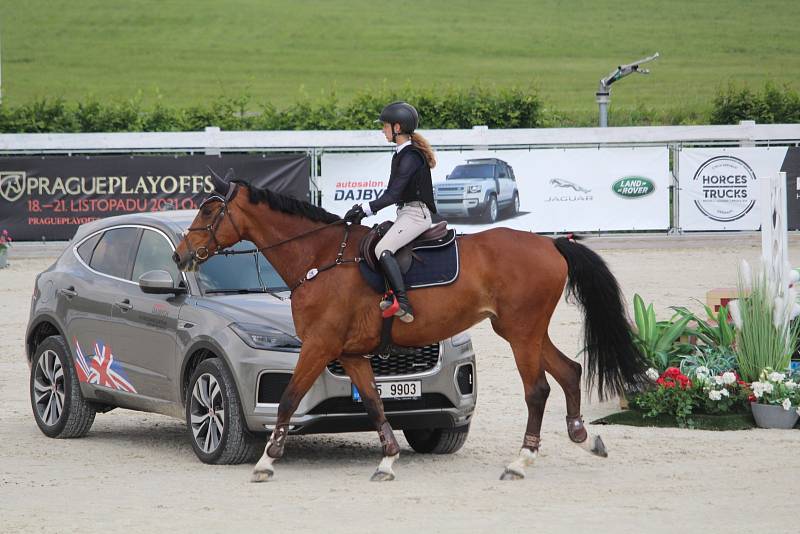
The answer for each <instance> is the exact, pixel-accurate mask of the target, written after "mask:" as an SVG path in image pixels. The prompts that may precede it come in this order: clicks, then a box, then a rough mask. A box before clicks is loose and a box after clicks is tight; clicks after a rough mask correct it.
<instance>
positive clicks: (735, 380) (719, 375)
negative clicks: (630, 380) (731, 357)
mask: <svg viewBox="0 0 800 534" xmlns="http://www.w3.org/2000/svg"><path fill="white" fill-rule="evenodd" d="M691 373H692V376H693V378H690V377H689V376H687V375H685V374H684V373H683V372H681V370H680V369H678V368H677V367H669V368H667V370H665V371H664V372H663V373H659V372H658V371H657V370H655V369H653V368H651V369H648V371H647V376H648V378H650V380H652V381H653V382H655V388H653V389H650V390H648V391H645V392H642V393H640V394H638V395H637V396H636V397H635V398H634V405H635V406H636V407H637V408H638V409H640V410H641V411H642V413H643V415H644V416H645V417H648V418H654V417H658V416H661V415H664V416H671V417H674V420H675V422H676V423H677V425H678V426H689V427H691V426H693V423H692V416H693V415H720V414H731V413H742V412H743V411H744V410H746V408H747V402H748V396H749V395H750V389H749V388H748V385H747V383H746V382H744V381H743V380H742V379H741V377H740V376H739V375H738V374H737V373H736V372H735V371H730V370H727V371H722V372H714V371H712V370H710V369H708V368H707V367H704V366H699V367H696V368H694V369H692V371H691Z"/></svg>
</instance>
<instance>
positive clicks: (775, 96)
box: [710, 83, 800, 124]
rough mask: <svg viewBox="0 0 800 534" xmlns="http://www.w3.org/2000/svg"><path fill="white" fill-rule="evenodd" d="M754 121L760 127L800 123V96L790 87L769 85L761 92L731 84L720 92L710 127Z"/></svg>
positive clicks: (716, 98) (712, 113) (715, 102)
mask: <svg viewBox="0 0 800 534" xmlns="http://www.w3.org/2000/svg"><path fill="white" fill-rule="evenodd" d="M742 120H754V121H756V122H758V123H761V124H788V123H798V122H800V94H798V93H797V91H794V90H793V89H792V88H791V87H789V86H788V85H785V86H782V87H778V86H776V85H774V84H772V83H767V84H766V85H765V86H764V89H763V90H762V91H761V92H753V91H752V90H750V88H749V87H747V86H743V87H740V86H736V85H733V84H731V85H728V87H726V88H725V89H721V90H720V91H718V92H717V96H716V97H715V98H714V108H713V110H712V112H711V118H710V122H711V124H737V123H738V122H739V121H742Z"/></svg>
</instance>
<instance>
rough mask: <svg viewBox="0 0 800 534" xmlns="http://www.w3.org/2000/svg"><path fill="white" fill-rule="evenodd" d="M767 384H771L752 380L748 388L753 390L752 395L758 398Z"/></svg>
mask: <svg viewBox="0 0 800 534" xmlns="http://www.w3.org/2000/svg"><path fill="white" fill-rule="evenodd" d="M767 385H770V386H772V384H770V383H769V382H753V383H752V384H750V389H751V390H753V396H755V398H757V399H760V398H761V397H762V396H763V395H764V391H765V390H766V386H767Z"/></svg>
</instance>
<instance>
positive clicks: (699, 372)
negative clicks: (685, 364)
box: [694, 365, 711, 376]
mask: <svg viewBox="0 0 800 534" xmlns="http://www.w3.org/2000/svg"><path fill="white" fill-rule="evenodd" d="M694 374H696V375H697V376H700V375H705V376H708V375H710V374H711V371H709V370H708V367H706V366H704V365H701V366H700V367H698V368H697V370H696V371H695V372H694Z"/></svg>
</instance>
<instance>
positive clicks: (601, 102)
mask: <svg viewBox="0 0 800 534" xmlns="http://www.w3.org/2000/svg"><path fill="white" fill-rule="evenodd" d="M594 95H595V97H597V105H598V106H599V107H600V127H601V128H606V127H607V126H608V104H609V103H610V102H611V90H610V89H609V90H608V91H607V92H602V93H601V92H597V93H595V94H594Z"/></svg>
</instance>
